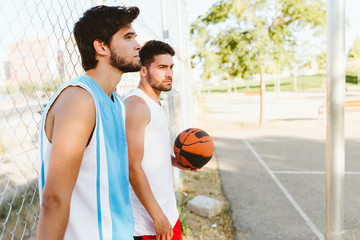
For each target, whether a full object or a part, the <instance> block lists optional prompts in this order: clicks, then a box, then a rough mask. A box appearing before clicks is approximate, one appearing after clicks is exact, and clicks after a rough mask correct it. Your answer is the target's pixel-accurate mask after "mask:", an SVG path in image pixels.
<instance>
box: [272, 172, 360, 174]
mask: <svg viewBox="0 0 360 240" xmlns="http://www.w3.org/2000/svg"><path fill="white" fill-rule="evenodd" d="M272 172H273V173H275V174H304V175H306V174H309V175H311V174H314V175H317V174H318V175H325V174H326V172H324V171H272ZM345 175H360V172H345Z"/></svg>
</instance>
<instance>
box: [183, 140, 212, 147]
mask: <svg viewBox="0 0 360 240" xmlns="http://www.w3.org/2000/svg"><path fill="white" fill-rule="evenodd" d="M208 142H212V141H211V140H209V141H197V142H193V143H189V144H184V143H183V144H182V145H183V146H186V147H188V146H191V145H194V144H198V143H208Z"/></svg>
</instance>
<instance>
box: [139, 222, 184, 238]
mask: <svg viewBox="0 0 360 240" xmlns="http://www.w3.org/2000/svg"><path fill="white" fill-rule="evenodd" d="M173 232H174V236H173V237H172V238H171V240H183V237H182V233H181V227H180V220H179V219H178V220H177V222H176V224H175V226H174V228H173ZM152 239H156V236H155V235H153V236H138V237H134V240H152Z"/></svg>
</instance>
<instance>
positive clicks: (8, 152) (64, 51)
mask: <svg viewBox="0 0 360 240" xmlns="http://www.w3.org/2000/svg"><path fill="white" fill-rule="evenodd" d="M99 4H106V5H126V6H132V5H135V6H138V7H139V8H140V16H139V18H138V19H137V20H136V22H135V23H134V27H135V29H136V30H137V32H138V36H139V37H138V39H139V42H140V43H144V42H145V41H147V40H150V39H162V31H163V29H162V21H161V2H160V0H158V1H151V3H150V1H140V0H139V1H130V0H128V1H88V0H57V1H54V0H3V1H1V4H0V22H1V29H0V50H1V52H2V54H1V56H0V102H1V104H0V239H35V238H36V226H37V220H38V216H39V210H40V207H39V195H38V185H37V176H38V159H37V147H38V139H37V137H38V128H39V123H40V118H41V113H42V108H43V107H44V105H45V104H46V103H47V102H48V100H49V99H50V97H51V96H52V95H53V93H54V92H55V91H56V90H57V89H58V87H59V86H60V85H61V84H62V83H63V82H65V81H68V80H70V79H72V78H74V77H76V76H78V75H81V74H83V70H82V68H81V62H80V57H79V53H78V50H77V48H76V44H75V41H74V38H73V36H72V28H73V25H74V23H75V22H76V21H77V20H78V19H79V17H80V16H81V15H82V13H83V12H84V11H85V10H87V9H88V8H90V7H92V6H95V5H99ZM167 11H168V16H178V17H177V18H174V17H169V22H168V26H169V36H170V37H169V39H170V44H171V45H173V46H174V47H175V50H176V51H177V53H179V52H181V54H177V56H176V58H175V64H176V65H178V66H181V67H179V68H177V69H176V68H175V75H174V95H175V106H179V104H180V105H181V104H184V100H180V99H181V97H183V98H184V99H189V100H190V99H191V93H190V95H189V93H187V95H184V89H181V88H180V87H181V86H186V88H187V89H191V87H190V83H189V82H185V80H186V81H189V79H191V75H190V74H189V73H190V68H189V52H188V50H187V49H189V43H188V38H189V35H188V29H187V27H188V25H187V23H186V14H187V13H186V6H185V3H184V2H183V1H181V0H178V1H169V2H168V3H167ZM179 21H180V22H181V24H179ZM180 69H181V71H180ZM179 81H184V82H181V83H180V82H179ZM137 84H138V75H137V74H136V73H135V74H125V76H124V77H123V80H122V81H121V82H120V84H119V85H118V87H117V92H118V94H119V96H120V97H124V96H125V95H126V93H127V92H128V90H129V89H131V88H134V87H136V86H137ZM183 88H184V87H183ZM163 96H164V98H165V100H166V94H164V95H163ZM165 102H166V101H165ZM185 102H186V101H185ZM186 104H188V106H191V102H190V101H187V102H186ZM182 106H183V107H182V108H181V109H182V110H181V109H180V108H175V109H177V110H176V111H174V114H175V115H176V116H182V115H183V114H184V113H181V111H183V110H184V109H185V108H184V105H182ZM169 108H171V106H168V107H167V109H169ZM174 119H177V121H176V122H172V123H170V127H171V128H173V130H174V131H175V132H179V129H183V128H184V127H186V125H187V124H188V123H186V122H185V120H181V121H179V120H178V119H184V118H180V117H174Z"/></svg>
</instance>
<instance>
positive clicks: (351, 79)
mask: <svg viewBox="0 0 360 240" xmlns="http://www.w3.org/2000/svg"><path fill="white" fill-rule="evenodd" d="M296 81H297V84H296V86H297V91H309V90H317V89H325V86H326V77H325V76H323V75H321V74H315V75H307V76H298V77H297V79H296ZM265 83H266V91H267V92H273V91H275V80H273V79H272V80H267V81H266V82H265ZM357 84H358V81H357V76H356V75H350V74H348V75H346V85H347V86H351V85H357ZM235 87H236V91H237V92H245V91H259V90H260V83H259V81H255V80H247V81H244V82H240V83H236V84H235ZM235 87H234V86H233V87H232V89H231V91H232V92H234V91H235ZM227 90H228V84H227V82H224V83H222V84H220V85H218V86H210V87H207V88H204V89H203V91H205V92H219V93H222V92H227ZM280 91H295V88H294V82H293V78H291V77H289V78H282V79H281V80H280Z"/></svg>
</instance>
